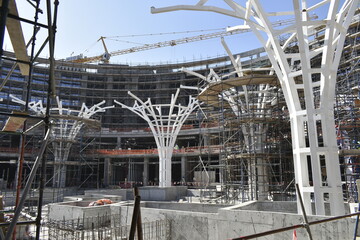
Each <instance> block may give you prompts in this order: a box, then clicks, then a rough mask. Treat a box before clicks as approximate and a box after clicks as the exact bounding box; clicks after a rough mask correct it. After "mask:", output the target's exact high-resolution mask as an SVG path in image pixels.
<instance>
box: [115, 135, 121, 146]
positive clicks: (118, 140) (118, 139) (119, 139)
mask: <svg viewBox="0 0 360 240" xmlns="http://www.w3.org/2000/svg"><path fill="white" fill-rule="evenodd" d="M120 148H121V137H119V136H118V137H117V141H116V149H120Z"/></svg>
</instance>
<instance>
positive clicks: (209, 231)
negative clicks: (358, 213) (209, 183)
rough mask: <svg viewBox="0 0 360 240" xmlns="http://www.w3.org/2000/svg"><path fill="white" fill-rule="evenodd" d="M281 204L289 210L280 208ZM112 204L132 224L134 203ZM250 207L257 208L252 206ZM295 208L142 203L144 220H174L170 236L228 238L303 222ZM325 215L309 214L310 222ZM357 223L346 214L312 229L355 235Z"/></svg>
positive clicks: (330, 235)
mask: <svg viewBox="0 0 360 240" xmlns="http://www.w3.org/2000/svg"><path fill="white" fill-rule="evenodd" d="M285 205H287V206H285ZM282 206H285V208H286V209H287V210H286V211H289V212H290V213H284V212H277V211H278V210H279V209H281V207H282ZM110 208H111V211H112V212H116V213H120V215H121V218H120V219H117V221H120V224H122V225H128V224H130V221H131V214H132V211H133V207H132V206H130V205H127V206H125V205H122V206H121V205H118V204H114V205H111V206H110ZM251 208H252V209H254V210H249V209H251ZM255 209H257V210H255ZM258 209H264V210H265V209H266V210H267V211H259V210H258ZM272 209H275V211H272ZM293 211H296V203H295V202H293V203H289V204H288V203H284V202H263V203H261V202H251V203H246V204H240V205H236V206H228V207H224V206H218V205H207V204H189V203H160V202H157V203H153V202H151V203H150V202H143V203H142V205H141V216H142V219H143V222H145V221H156V220H164V219H167V220H170V221H171V231H170V234H171V236H170V239H197V240H201V239H204V240H217V239H228V238H235V237H240V236H246V235H250V234H254V233H260V232H264V231H270V230H273V229H278V228H282V227H287V226H292V225H296V224H301V223H303V217H302V215H299V214H295V213H291V212H293ZM325 218H326V217H319V216H308V220H309V221H310V222H311V221H315V220H320V219H325ZM354 227H355V219H353V218H346V219H341V220H337V221H334V222H330V223H324V224H319V225H315V226H311V227H310V229H311V230H312V235H313V239H317V240H321V239H323V240H328V239H352V237H353V234H354ZM296 231H297V236H298V239H307V238H308V236H307V233H306V231H305V230H304V229H297V230H296ZM292 235H293V231H287V232H283V233H277V234H273V235H269V236H267V237H266V239H274V240H278V239H292Z"/></svg>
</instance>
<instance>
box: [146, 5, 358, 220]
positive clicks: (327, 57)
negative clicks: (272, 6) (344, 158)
mask: <svg viewBox="0 0 360 240" xmlns="http://www.w3.org/2000/svg"><path fill="white" fill-rule="evenodd" d="M219 2H220V1H219ZM222 2H223V3H225V4H226V5H228V6H229V7H230V9H231V10H229V9H228V8H227V9H224V8H220V7H217V6H207V5H206V3H207V2H206V1H201V2H199V4H197V5H178V6H172V7H166V8H152V10H151V11H152V13H160V12H169V11H178V10H194V11H210V12H216V13H220V14H224V15H227V16H232V17H235V18H239V19H240V20H243V25H246V26H249V27H250V28H251V30H252V31H253V33H254V34H255V35H256V36H257V38H258V39H259V40H260V42H261V43H262V45H263V46H264V48H265V50H266V52H267V54H268V57H269V59H270V61H271V63H272V65H273V67H274V70H275V72H276V74H277V76H278V78H279V81H280V83H281V87H282V90H283V92H284V97H285V100H286V103H287V107H288V109H289V113H290V121H291V132H292V143H293V156H294V167H295V177H296V182H297V183H298V184H299V188H300V192H301V194H302V197H303V200H304V205H305V209H306V212H307V214H313V212H312V207H311V203H312V201H315V213H314V214H316V215H325V203H326V202H329V203H330V215H342V214H344V211H345V210H344V204H343V197H342V183H341V177H340V166H339V159H338V149H337V146H336V134H335V124H334V113H333V105H334V96H335V83H336V72H337V68H338V64H339V61H340V56H341V52H342V48H343V44H344V39H345V34H346V30H347V28H348V26H349V24H350V22H351V20H352V17H353V15H354V12H355V10H356V8H357V7H358V3H359V1H358V0H345V1H343V4H342V5H341V2H340V1H339V0H329V1H319V2H318V3H315V4H313V5H310V6H308V5H307V1H306V0H301V1H299V0H293V6H294V10H293V11H289V12H285V13H277V14H276V13H268V12H266V11H265V10H264V9H263V7H262V5H261V4H260V1H259V0H249V1H246V5H245V6H241V5H240V4H239V3H238V2H239V1H234V0H223V1H222ZM319 7H322V9H323V8H324V7H327V11H328V13H327V16H326V17H325V18H324V19H317V20H312V19H310V18H309V13H310V12H311V11H314V10H316V9H317V8H319ZM338 9H340V10H339V11H338ZM284 14H286V15H293V16H294V17H295V23H294V24H293V25H291V26H288V27H286V28H283V29H280V30H277V29H274V27H273V26H272V24H271V22H270V19H269V17H270V16H274V15H284ZM323 24H325V28H324V42H323V45H322V46H321V47H319V48H317V49H313V48H312V47H311V41H312V34H313V33H314V31H315V28H316V27H318V26H320V25H323ZM283 33H288V34H290V39H296V40H297V43H298V50H297V52H295V53H292V54H287V53H286V52H285V50H286V47H287V46H288V44H289V43H290V40H288V41H285V43H284V45H282V43H281V42H280V40H279V36H280V35H281V34H283ZM293 50H294V49H293ZM295 50H296V49H295ZM314 57H317V58H321V66H320V67H319V66H316V67H313V66H312V64H311V60H312V59H313V58H314ZM295 61H299V63H298V64H297V65H296V67H295V66H294V64H295ZM319 75H320V80H319V81H318V82H313V78H315V77H319ZM295 78H297V79H295ZM299 79H300V81H302V84H300V85H299V84H297V83H296V81H295V80H297V81H299ZM315 87H318V88H320V101H319V102H315V94H316V93H315V92H316V90H317V89H314V88H315ZM298 90H302V91H303V92H304V95H305V100H303V99H301V98H300V96H299V94H298ZM321 136H322V138H323V143H322V144H320V143H319V137H321ZM303 150H305V151H303ZM308 162H309V163H310V165H308ZM298 206H299V207H298V209H299V211H300V205H299V204H298Z"/></svg>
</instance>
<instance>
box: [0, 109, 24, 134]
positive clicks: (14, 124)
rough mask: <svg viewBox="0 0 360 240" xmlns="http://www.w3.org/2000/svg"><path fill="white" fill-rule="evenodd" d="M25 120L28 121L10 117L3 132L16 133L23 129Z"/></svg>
mask: <svg viewBox="0 0 360 240" xmlns="http://www.w3.org/2000/svg"><path fill="white" fill-rule="evenodd" d="M17 114H24V113H19V112H17ZM24 115H25V114H24ZM25 120H26V118H22V117H9V118H8V120H7V121H6V123H5V126H4V127H3V129H2V131H3V132H16V131H18V130H19V129H21V128H22V127H23V125H24V122H25Z"/></svg>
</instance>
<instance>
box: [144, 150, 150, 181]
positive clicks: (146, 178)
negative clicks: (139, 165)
mask: <svg viewBox="0 0 360 240" xmlns="http://www.w3.org/2000/svg"><path fill="white" fill-rule="evenodd" d="M143 183H144V186H148V185H149V157H145V158H144V170H143Z"/></svg>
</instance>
